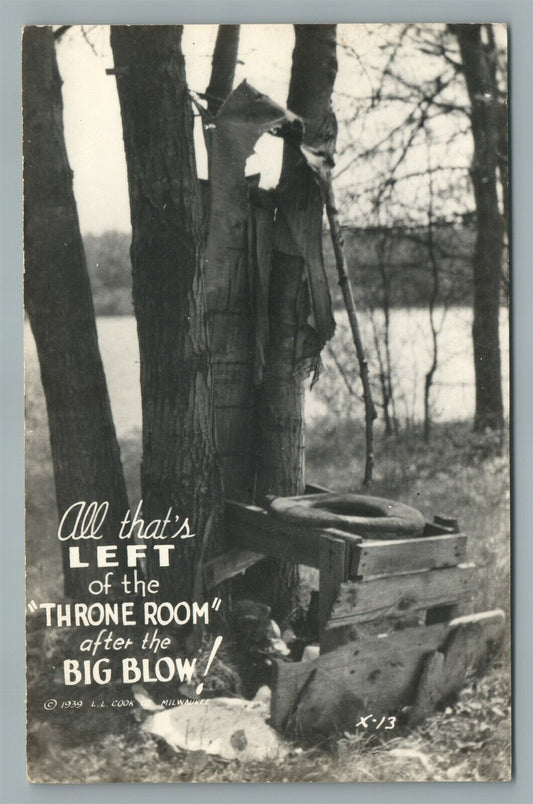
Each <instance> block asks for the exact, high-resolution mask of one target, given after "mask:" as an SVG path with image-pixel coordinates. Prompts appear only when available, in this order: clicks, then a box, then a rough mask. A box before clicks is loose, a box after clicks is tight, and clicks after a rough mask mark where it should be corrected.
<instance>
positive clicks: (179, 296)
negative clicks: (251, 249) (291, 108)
mask: <svg viewBox="0 0 533 804" xmlns="http://www.w3.org/2000/svg"><path fill="white" fill-rule="evenodd" d="M181 37H182V26H155V25H154V26H138V27H137V26H131V27H127V26H112V28H111V45H112V49H113V55H114V60H115V73H116V78H117V86H118V94H119V100H120V108H121V114H122V125H123V134H124V145H125V151H126V162H127V167H128V183H129V194H130V206H131V220H132V229H133V240H132V247H131V258H132V269H133V302H134V308H135V315H136V318H137V329H138V335H139V347H140V358H141V391H142V414H143V460H142V470H141V488H142V496H143V512H144V517H145V519H149V520H151V519H154V518H162V517H163V516H164V515H165V514H166V512H167V510H168V508H169V507H171V506H172V507H173V514H174V515H179V516H180V518H181V519H180V522H181V521H182V520H183V519H184V518H185V517H188V518H189V521H190V526H191V531H192V532H193V533H194V534H196V536H195V538H192V539H187V540H180V539H176V540H174V541H173V544H175V547H176V550H175V553H176V554H177V555H176V559H174V558H173V559H172V562H171V569H170V570H168V569H167V570H165V569H162V570H160V568H159V566H158V564H157V563H156V562H155V561H150V560H149V561H148V565H147V569H148V572H149V575H150V576H151V577H154V578H157V579H158V580H159V582H160V596H161V598H162V599H163V600H170V601H172V600H179V599H188V600H191V598H192V596H193V595H195V596H198V595H199V594H200V591H201V590H200V585H199V577H200V576H199V571H198V570H199V566H200V562H201V560H202V559H203V558H205V556H206V555H208V553H209V552H211V550H212V549H213V548H214V547H215V546H216V545H217V544H218V542H219V540H220V538H221V516H222V490H221V483H220V476H219V471H218V468H217V464H216V459H215V449H214V436H213V428H212V423H213V416H212V380H211V369H210V361H209V354H208V350H207V339H206V324H205V301H204V289H203V262H204V249H203V243H202V208H201V199H200V187H199V181H198V178H197V172H196V164H195V156H194V147H193V115H192V109H191V106H190V102H189V98H188V92H187V86H186V80H185V64H184V59H183V55H182V51H181ZM149 555H150V554H149ZM174 562H175V563H174Z"/></svg>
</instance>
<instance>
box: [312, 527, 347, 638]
mask: <svg viewBox="0 0 533 804" xmlns="http://www.w3.org/2000/svg"><path fill="white" fill-rule="evenodd" d="M345 560H346V545H345V543H344V542H343V541H342V540H341V539H336V538H334V537H333V536H321V538H320V552H319V563H320V566H319V570H320V575H319V581H318V583H319V587H318V593H319V613H318V622H319V627H320V631H321V632H322V629H323V628H324V627H325V625H326V623H327V622H328V620H329V616H330V613H331V609H332V607H333V604H334V603H335V600H336V599H337V596H338V594H339V589H340V585H341V583H343V581H344V580H345V579H346V569H345ZM321 644H322V641H321Z"/></svg>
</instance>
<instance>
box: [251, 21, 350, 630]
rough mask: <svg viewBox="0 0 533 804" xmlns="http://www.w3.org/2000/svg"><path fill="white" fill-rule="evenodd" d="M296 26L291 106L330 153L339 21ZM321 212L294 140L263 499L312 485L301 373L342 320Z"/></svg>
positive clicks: (307, 137) (267, 383) (291, 573)
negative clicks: (327, 270)
mask: <svg viewBox="0 0 533 804" xmlns="http://www.w3.org/2000/svg"><path fill="white" fill-rule="evenodd" d="M294 28H295V47H294V52H293V62H292V71H291V80H290V86H289V96H288V100H287V107H288V109H289V111H291V112H294V113H296V114H297V115H299V116H300V117H302V118H303V120H304V126H305V128H304V137H303V142H304V144H305V145H308V146H311V147H316V148H319V149H321V150H324V151H326V152H329V153H330V154H332V152H333V149H334V144H335V136H336V124H335V118H334V115H333V112H332V109H331V93H332V90H333V84H334V81H335V77H336V73H337V60H336V54H335V49H336V38H335V37H336V26H335V25H295V26H294ZM322 213H323V200H322V197H321V192H320V189H319V187H318V185H317V183H316V181H315V179H314V177H313V175H312V172H311V170H310V169H309V167H308V166H307V164H306V162H305V160H304V159H303V157H302V155H301V153H300V152H299V150H298V149H296V148H294V147H291V146H290V145H289V144H286V145H285V148H284V152H283V166H282V173H281V178H280V186H279V188H278V208H277V213H276V229H275V234H274V252H273V257H272V274H271V281H270V305H269V309H270V333H271V335H270V343H269V345H268V348H267V350H266V364H265V370H264V378H263V383H262V386H261V389H260V398H259V413H258V421H259V424H258V431H259V446H258V462H257V493H256V497H257V500H258V502H259V503H261V502H262V500H263V499H264V497H265V496H266V495H268V494H275V495H287V496H290V495H295V494H301V493H303V491H304V486H305V480H304V391H303V379H304V377H305V375H306V374H307V373H308V371H309V369H310V368H311V369H313V368H315V367H316V365H317V361H318V359H319V354H320V349H321V348H322V346H323V344H324V342H325V340H327V338H328V337H331V335H332V334H333V329H334V322H333V318H332V314H331V307H330V299H329V292H328V291H327V282H326V281H325V275H324V273H323V263H322V264H321V261H322V218H323V215H322ZM311 316H312V317H315V318H317V319H318V320H319V321H320V322H322V323H321V325H319V326H318V328H316V329H312V328H311V327H309V326H308V320H309V318H310V317H311ZM320 330H321V331H320ZM302 342H303V343H302ZM269 564H270V566H269V567H267V566H263V565H261V568H260V571H261V573H262V577H261V578H260V582H261V584H262V585H263V584H264V585H265V586H266V587H267V588H270V590H271V595H272V594H273V600H274V612H275V613H276V615H277V616H278V617H280V616H283V614H286V613H287V611H289V610H290V609H291V608H292V607H293V606H294V604H295V603H296V600H297V594H298V572H297V568H296V567H294V566H291V565H289V564H284V563H281V562H269ZM258 580H259V579H258Z"/></svg>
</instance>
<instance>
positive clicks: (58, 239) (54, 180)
mask: <svg viewBox="0 0 533 804" xmlns="http://www.w3.org/2000/svg"><path fill="white" fill-rule="evenodd" d="M22 58H23V65H22V66H23V108H24V112H23V114H24V250H25V287H24V290H25V303H26V310H27V313H28V316H29V319H30V324H31V328H32V331H33V334H34V337H35V342H36V344H37V352H38V356H39V362H40V367H41V378H42V383H43V389H44V393H45V398H46V407H47V411H48V422H49V426H50V444H51V449H52V460H53V466H54V479H55V489H56V498H57V508H58V514H59V517H60V519H61V518H62V516H63V514H64V513H65V512H66V511H67V509H68V508H69V507H70V506H71V505H72V504H73V503H76V502H78V501H82V500H83V501H86V502H87V503H91V502H93V501H95V502H98V503H104V502H106V501H107V502H108V503H109V510H108V513H107V516H106V519H105V527H104V529H103V531H102V536H103V538H102V541H101V542H100V543H106V544H113V543H115V540H116V535H117V533H118V532H119V530H120V522H121V520H122V518H123V517H124V515H125V513H126V511H127V509H128V500H127V495H126V485H125V482H124V475H123V471H122V465H121V461H120V451H119V447H118V442H117V438H116V434H115V428H114V424H113V419H112V414H111V406H110V403H109V396H108V392H107V386H106V381H105V376H104V369H103V365H102V360H101V357H100V352H99V348H98V339H97V333H96V322H95V316H94V308H93V302H92V296H91V288H90V284H89V277H88V274H87V267H86V262H85V254H84V251H83V244H82V240H81V235H80V228H79V222H78V213H77V209H76V203H75V200H74V193H73V189H72V171H71V169H70V166H69V163H68V158H67V152H66V148H65V139H64V133H63V101H62V97H61V78H60V75H59V70H58V67H57V61H56V55H55V50H54V37H53V34H52V29H51V28H50V27H45V26H41V27H39V26H29V27H27V28H25V30H24V38H23V49H22ZM68 545H69V542H67V541H63V542H62V547H63V574H64V585H65V593H66V594H67V595H69V596H71V597H76V598H78V599H79V598H83V597H85V596H87V594H88V592H87V582H88V581H89V580H92V579H94V578H95V576H96V575H97V574H98V573H97V571H95V570H94V569H89V570H84V569H76V570H75V571H74V570H72V569H71V568H70V565H69V561H68ZM119 552H120V553H121V554H122V553H123V550H122V549H121V550H120V551H119ZM80 554H81V558H82V559H83V560H86V559H87V557H89V556H90V551H89V549H88V544H87V542H85V543H83V542H81V543H80ZM120 563H121V564H122V566H123V567H125V560H124V556H123V555H121V556H120Z"/></svg>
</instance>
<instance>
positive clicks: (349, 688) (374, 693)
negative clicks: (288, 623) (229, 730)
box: [271, 610, 504, 737]
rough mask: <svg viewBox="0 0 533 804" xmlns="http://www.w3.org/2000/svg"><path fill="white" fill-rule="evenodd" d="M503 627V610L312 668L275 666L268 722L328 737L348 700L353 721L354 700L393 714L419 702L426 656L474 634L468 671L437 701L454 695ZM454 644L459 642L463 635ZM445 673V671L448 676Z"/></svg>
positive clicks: (352, 650)
mask: <svg viewBox="0 0 533 804" xmlns="http://www.w3.org/2000/svg"><path fill="white" fill-rule="evenodd" d="M503 626H504V614H503V612H502V611H500V610H496V611H490V612H483V613H482V614H477V615H473V616H472V617H463V618H458V619H457V620H453V621H452V622H451V623H449V624H439V625H433V626H422V627H419V628H410V629H405V630H404V631H397V632H393V633H391V634H387V635H385V636H383V637H371V638H367V639H361V640H359V641H357V642H352V643H350V644H348V645H343V646H342V647H340V648H337V649H336V650H334V651H331V652H330V653H327V654H326V655H325V656H320V657H319V658H318V659H316V660H315V661H313V662H303V663H302V662H300V663H292V664H291V663H284V662H279V661H276V662H275V663H274V664H275V668H274V670H275V672H274V681H273V694H272V709H271V723H272V725H273V726H274V728H276V729H278V730H280V731H286V732H287V733H298V734H299V736H303V737H309V736H310V735H311V734H313V733H322V735H324V734H325V731H326V730H327V729H331V728H332V723H331V716H332V713H335V716H336V717H339V718H340V717H341V715H342V707H340V708H339V701H344V702H345V704H346V705H345V711H346V713H347V714H348V716H349V717H353V716H354V711H355V709H356V708H357V706H356V704H357V702H358V704H357V705H358V706H359V710H360V713H361V714H365V715H368V714H371V713H372V714H373V715H374V716H375V715H377V714H385V715H388V716H390V715H392V714H394V712H396V711H397V710H398V709H399V708H400V707H403V706H406V705H410V704H412V703H413V701H414V700H415V696H416V691H417V686H418V681H419V678H420V674H421V672H422V668H423V665H424V659H425V657H427V656H428V654H432V653H433V652H435V651H442V650H443V649H444V648H445V646H446V645H447V644H452V645H453V643H452V641H451V638H452V636H453V635H454V633H455V632H459V633H461V634H467V633H468V630H469V629H470V628H474V631H475V633H476V635H477V636H476V639H475V641H474V642H473V643H472V644H471V645H470V647H469V649H468V651H466V656H467V659H468V661H467V665H468V666H466V665H463V668H462V672H461V676H460V677H459V674H458V673H456V674H455V675H453V679H452V678H450V681H449V682H448V680H446V683H445V684H443V685H442V686H441V690H440V695H439V700H440V699H442V698H443V697H444V696H446V695H449V693H450V690H451V685H452V684H453V686H454V689H458V688H459V687H460V686H461V684H462V683H464V679H465V675H466V673H467V672H468V670H469V669H471V668H475V667H476V666H477V664H478V663H479V661H480V658H482V657H484V656H485V655H486V654H487V652H488V650H489V649H490V648H491V647H494V645H495V644H497V643H498V641H499V640H500V639H501V638H502V634H503ZM455 639H457V640H458V641H459V637H455ZM460 639H464V637H461V638H460ZM451 661H452V660H451V659H450V660H449V663H450V662H451ZM454 666H456V665H455V664H454ZM446 672H447V671H446V667H445V665H444V667H443V678H446ZM354 707H355V709H354ZM341 721H342V718H341V720H340V721H339V723H338V724H337V725H338V727H339V728H340V729H341V730H350V728H352V729H353V728H355V722H354V723H351V722H344V721H342V722H341Z"/></svg>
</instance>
